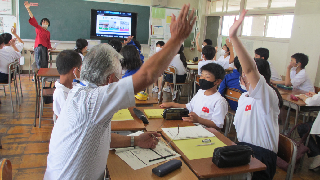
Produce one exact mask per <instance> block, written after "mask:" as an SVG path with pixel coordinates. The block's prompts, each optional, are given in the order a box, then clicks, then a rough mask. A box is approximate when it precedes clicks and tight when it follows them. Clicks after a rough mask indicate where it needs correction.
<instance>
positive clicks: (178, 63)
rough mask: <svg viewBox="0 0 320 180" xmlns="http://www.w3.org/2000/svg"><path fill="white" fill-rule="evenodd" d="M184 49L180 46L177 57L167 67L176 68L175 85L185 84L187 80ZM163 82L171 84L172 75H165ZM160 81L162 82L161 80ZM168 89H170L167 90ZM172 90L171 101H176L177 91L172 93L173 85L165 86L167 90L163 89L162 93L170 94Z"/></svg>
mask: <svg viewBox="0 0 320 180" xmlns="http://www.w3.org/2000/svg"><path fill="white" fill-rule="evenodd" d="M183 50H184V47H183V45H181V47H180V49H179V51H178V53H177V55H176V56H175V57H174V58H173V59H172V61H171V63H170V65H169V66H173V67H175V68H176V83H184V82H186V78H187V60H186V57H185V55H184V53H183ZM164 80H165V82H167V83H173V75H172V74H165V75H164ZM161 81H162V80H161ZM168 87H170V88H168ZM170 89H172V95H173V97H172V100H176V98H177V91H173V89H174V85H173V84H170V86H169V85H168V84H167V88H164V89H163V90H164V91H167V92H171V90H170Z"/></svg>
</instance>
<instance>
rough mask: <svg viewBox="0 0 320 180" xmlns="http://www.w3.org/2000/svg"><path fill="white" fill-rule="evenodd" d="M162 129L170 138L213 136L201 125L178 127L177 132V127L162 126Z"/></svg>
mask: <svg viewBox="0 0 320 180" xmlns="http://www.w3.org/2000/svg"><path fill="white" fill-rule="evenodd" d="M162 131H163V132H164V133H166V134H167V136H169V138H170V139H173V140H180V139H194V138H206V137H214V136H215V135H214V134H212V133H211V132H209V131H208V130H206V129H205V128H203V127H202V126H192V127H180V128H179V133H178V128H177V127H175V128H162Z"/></svg>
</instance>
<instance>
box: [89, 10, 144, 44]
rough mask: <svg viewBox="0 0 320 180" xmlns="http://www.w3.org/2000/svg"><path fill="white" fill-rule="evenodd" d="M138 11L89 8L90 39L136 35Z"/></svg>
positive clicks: (122, 37)
mask: <svg viewBox="0 0 320 180" xmlns="http://www.w3.org/2000/svg"><path fill="white" fill-rule="evenodd" d="M137 16H138V13H133V12H123V11H109V10H97V9H91V31H90V38H91V39H104V40H111V39H119V40H122V39H126V38H127V37H129V36H134V37H135V38H137V37H136V35H137V33H136V32H137Z"/></svg>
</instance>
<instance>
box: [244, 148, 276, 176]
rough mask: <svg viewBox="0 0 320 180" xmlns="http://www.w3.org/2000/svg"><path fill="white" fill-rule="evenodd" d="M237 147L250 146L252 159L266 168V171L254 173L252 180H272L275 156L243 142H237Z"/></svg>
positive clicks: (263, 149)
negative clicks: (255, 159) (252, 154)
mask: <svg viewBox="0 0 320 180" xmlns="http://www.w3.org/2000/svg"><path fill="white" fill-rule="evenodd" d="M238 145H247V146H250V147H251V148H252V150H253V152H254V157H255V158H257V159H258V160H259V161H261V162H262V163H263V164H265V165H266V166H267V169H266V170H264V171H256V172H254V173H253V176H252V180H272V179H273V176H274V175H275V173H276V169H277V154H276V153H274V152H273V151H270V150H268V149H265V148H262V147H260V146H255V145H252V144H249V143H245V142H239V143H238Z"/></svg>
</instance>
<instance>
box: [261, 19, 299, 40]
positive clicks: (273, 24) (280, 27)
mask: <svg viewBox="0 0 320 180" xmlns="http://www.w3.org/2000/svg"><path fill="white" fill-rule="evenodd" d="M293 17H294V15H281V16H269V17H268V20H269V22H268V29H267V37H274V38H290V37H291V29H292V23H293Z"/></svg>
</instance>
